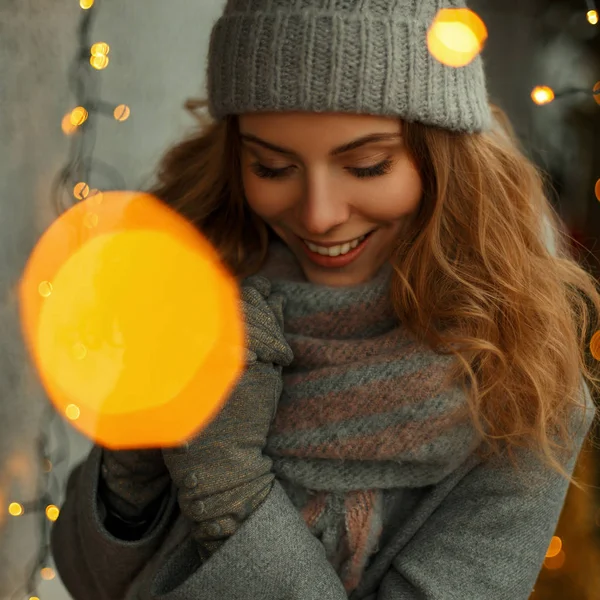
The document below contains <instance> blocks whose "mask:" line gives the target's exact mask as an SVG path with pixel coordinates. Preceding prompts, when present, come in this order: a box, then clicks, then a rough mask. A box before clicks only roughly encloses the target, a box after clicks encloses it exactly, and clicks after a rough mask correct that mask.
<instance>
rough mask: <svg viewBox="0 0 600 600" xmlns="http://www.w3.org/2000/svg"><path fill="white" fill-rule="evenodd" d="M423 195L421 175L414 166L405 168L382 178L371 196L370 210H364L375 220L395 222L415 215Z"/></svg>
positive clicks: (369, 201)
mask: <svg viewBox="0 0 600 600" xmlns="http://www.w3.org/2000/svg"><path fill="white" fill-rule="evenodd" d="M422 195H423V185H422V183H421V177H420V175H419V173H418V172H417V171H416V170H415V169H414V168H413V167H412V166H403V167H402V168H397V169H395V170H394V172H393V173H390V174H389V175H388V176H387V177H383V178H382V180H381V182H380V183H379V185H378V186H377V187H376V189H374V190H373V194H372V195H371V194H370V195H369V196H370V197H369V200H368V206H369V208H368V209H367V208H365V209H364V210H365V213H366V214H369V215H370V216H371V217H372V218H373V219H377V220H381V221H395V220H398V219H401V218H403V217H406V216H407V215H410V214H412V213H414V212H415V211H416V210H417V209H418V207H419V205H420V203H421V198H422Z"/></svg>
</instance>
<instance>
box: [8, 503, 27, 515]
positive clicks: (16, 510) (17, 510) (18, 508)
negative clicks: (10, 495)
mask: <svg viewBox="0 0 600 600" xmlns="http://www.w3.org/2000/svg"><path fill="white" fill-rule="evenodd" d="M8 512H9V514H11V515H12V516H13V517H20V516H21V515H22V514H23V513H24V512H25V511H24V509H23V506H22V505H21V504H19V503H18V502H11V503H10V504H9V505H8Z"/></svg>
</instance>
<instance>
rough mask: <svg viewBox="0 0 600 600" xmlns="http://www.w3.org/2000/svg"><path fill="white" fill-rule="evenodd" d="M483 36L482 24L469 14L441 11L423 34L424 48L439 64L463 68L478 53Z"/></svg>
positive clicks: (470, 11) (485, 36) (471, 12)
mask: <svg viewBox="0 0 600 600" xmlns="http://www.w3.org/2000/svg"><path fill="white" fill-rule="evenodd" d="M487 36H488V34H487V28H486V26H485V23H484V22H483V21H482V20H481V18H480V17H479V16H478V15H477V14H476V13H474V12H473V11H472V10H469V9H468V8H443V9H441V10H440V11H439V12H438V14H437V15H436V17H435V19H434V21H433V23H432V24H431V27H430V28H429V31H428V32H427V46H428V48H429V52H430V53H431V55H432V56H433V57H434V58H436V59H437V60H438V61H439V62H441V63H443V64H445V65H448V66H450V67H464V66H466V65H468V64H469V63H470V62H472V61H473V60H474V59H475V57H476V56H477V55H478V54H479V53H480V52H481V50H482V49H483V44H484V43H485V41H486V40H487Z"/></svg>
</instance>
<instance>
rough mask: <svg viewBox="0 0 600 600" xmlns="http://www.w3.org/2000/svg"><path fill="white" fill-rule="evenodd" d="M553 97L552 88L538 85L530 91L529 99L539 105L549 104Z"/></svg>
mask: <svg viewBox="0 0 600 600" xmlns="http://www.w3.org/2000/svg"><path fill="white" fill-rule="evenodd" d="M554 97H555V96H554V90H553V89H552V88H551V87H548V86H547V85H538V86H536V87H534V88H533V90H532V92H531V99H532V100H533V101H534V102H535V103H536V104H537V105H539V106H542V105H543V104H549V103H550V102H552V100H554Z"/></svg>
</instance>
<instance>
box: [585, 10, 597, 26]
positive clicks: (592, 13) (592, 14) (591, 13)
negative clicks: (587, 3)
mask: <svg viewBox="0 0 600 600" xmlns="http://www.w3.org/2000/svg"><path fill="white" fill-rule="evenodd" d="M586 16H587V20H588V22H589V23H591V24H592V25H597V24H598V11H597V10H588V12H587V15H586Z"/></svg>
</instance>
